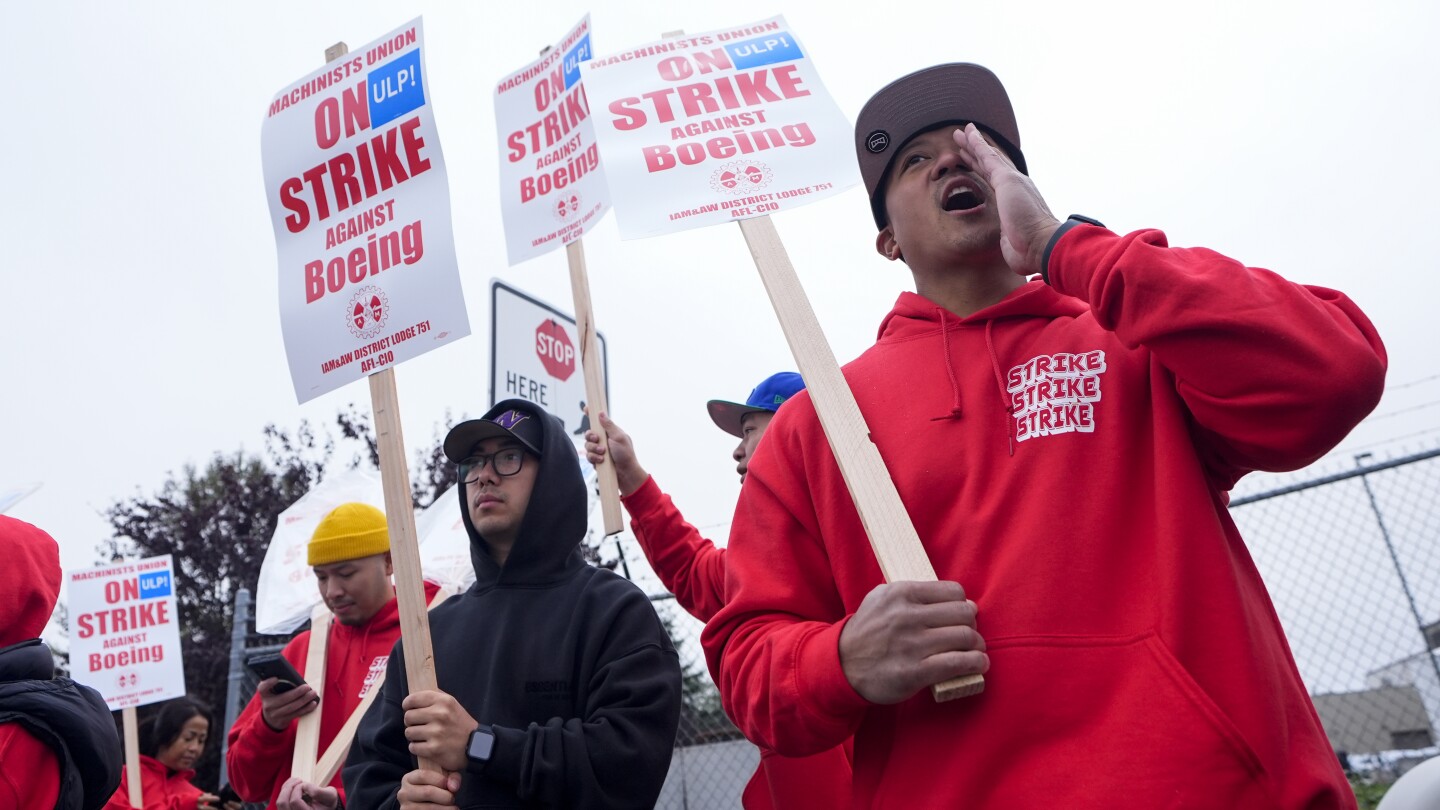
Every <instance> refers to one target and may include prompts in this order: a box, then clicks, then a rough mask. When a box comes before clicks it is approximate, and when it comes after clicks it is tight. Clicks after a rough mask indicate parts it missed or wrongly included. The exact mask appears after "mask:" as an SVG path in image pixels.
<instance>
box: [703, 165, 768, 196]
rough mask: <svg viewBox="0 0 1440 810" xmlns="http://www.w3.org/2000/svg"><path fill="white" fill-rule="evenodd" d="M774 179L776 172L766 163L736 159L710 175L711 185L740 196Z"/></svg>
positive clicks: (758, 188)
mask: <svg viewBox="0 0 1440 810" xmlns="http://www.w3.org/2000/svg"><path fill="white" fill-rule="evenodd" d="M774 179H775V174H774V172H771V171H770V167H769V166H766V165H765V164H764V163H758V162H756V161H753V160H736V161H731V162H730V163H726V164H725V165H723V166H721V167H720V168H718V169H716V170H715V173H714V174H711V175H710V187H711V188H713V189H715V190H716V191H719V192H723V193H725V194H734V195H735V196H737V197H739V196H742V195H745V194H750V193H753V192H755V191H758V190H760V189H762V188H765V187H766V186H768V185H770V181H771V180H774Z"/></svg>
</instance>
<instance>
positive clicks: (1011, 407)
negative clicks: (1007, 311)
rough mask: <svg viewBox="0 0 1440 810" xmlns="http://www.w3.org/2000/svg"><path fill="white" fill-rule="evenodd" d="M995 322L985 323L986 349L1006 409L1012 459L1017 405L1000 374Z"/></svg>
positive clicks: (1007, 435)
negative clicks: (1013, 423) (1014, 417)
mask: <svg viewBox="0 0 1440 810" xmlns="http://www.w3.org/2000/svg"><path fill="white" fill-rule="evenodd" d="M994 327H995V321H994V320H989V321H986V322H985V348H986V349H987V350H989V352H990V368H992V369H994V371H995V390H996V391H998V392H1000V403H1001V407H1003V408H1004V409H1005V440H1006V441H1007V442H1009V444H1010V457H1011V458H1014V457H1015V433H1014V431H1013V430H1012V429H1011V423H1012V422H1013V420H1012V419H1011V418H1010V417H1011V416H1012V415H1014V413H1015V404H1014V403H1013V402H1011V401H1010V395H1009V393H1008V392H1007V391H1006V390H1005V375H1004V374H1001V373H1000V356H999V355H998V354H996V353H995V337H994V335H993V334H992V332H993V330H994Z"/></svg>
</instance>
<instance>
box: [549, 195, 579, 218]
mask: <svg viewBox="0 0 1440 810" xmlns="http://www.w3.org/2000/svg"><path fill="white" fill-rule="evenodd" d="M581 202H582V200H581V199H580V195H579V194H569V195H561V196H560V197H559V198H558V199H556V200H555V207H554V208H552V209H551V210H550V213H551V214H553V215H554V216H555V219H556V220H558V221H560V222H571V221H573V220H574V219H575V215H576V214H578V213H580V205H581Z"/></svg>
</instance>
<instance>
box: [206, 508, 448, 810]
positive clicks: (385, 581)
mask: <svg viewBox="0 0 1440 810" xmlns="http://www.w3.org/2000/svg"><path fill="white" fill-rule="evenodd" d="M306 562H307V563H308V564H309V565H310V566H311V567H312V569H313V570H314V572H315V581H316V584H317V585H318V586H319V588H320V596H321V598H323V599H324V600H325V606H326V607H328V608H329V609H330V612H331V613H332V614H334V616H335V620H334V621H333V622H331V623H330V637H329V640H328V643H327V646H326V653H325V689H324V694H325V699H324V701H323V705H321V701H320V699H319V698H318V697H317V696H316V694H315V689H314V687H312V686H311V685H310V684H308V683H305V682H303V681H301V682H299V683H298V684H296V683H292V681H293V680H295V678H296V676H298V677H299V678H303V677H304V676H305V669H304V668H305V658H306V655H307V654H308V653H309V650H310V632H309V631H306V632H304V633H301V634H299V635H297V636H296V637H295V638H293V639H291V640H290V643H289V644H287V645H285V649H284V650H283V651H282V652H281V656H282V658H283V661H282V662H279V663H281V664H282V665H283V664H284V663H285V662H288V663H289V665H290V666H291V667H293V668H294V670H293V672H294V674H293V675H291V674H288V673H283V672H279V671H278V670H277V673H278V674H270V675H268V676H267V677H263V678H262V680H261V681H260V683H259V685H258V686H257V687H256V690H255V696H254V697H253V698H252V699H251V700H250V703H249V704H248V705H246V707H245V710H244V711H242V712H241V713H240V716H239V717H238V718H237V719H236V720H235V725H234V726H233V727H231V729H230V739H229V743H230V747H229V750H228V751H227V753H226V757H225V763H226V766H227V768H228V771H229V774H230V786H231V787H232V788H234V790H235V792H236V793H237V794H239V795H240V797H241V798H242V799H244V800H245V801H247V802H267V803H268V806H269V807H271V808H273V807H276V806H277V800H278V798H279V796H280V793H281V788H282V787H283V786H284V785H285V783H286V781H287V780H288V779H289V778H290V763H291V761H292V759H293V758H294V753H295V730H296V724H295V721H296V720H298V719H299V718H301V717H303V716H305V715H307V714H309V713H310V712H313V711H319V712H320V739H319V743H320V744H319V751H317V753H316V756H317V757H318V756H319V755H320V754H323V753H324V752H325V750H326V749H327V748H328V747H329V745H330V744H331V742H332V741H334V739H335V735H336V733H337V732H338V731H339V730H340V727H341V726H343V725H344V724H345V721H346V719H348V718H349V717H350V714H351V712H353V711H355V707H356V706H358V705H360V701H361V699H363V698H364V697H365V694H366V692H368V691H369V689H370V686H371V685H372V684H373V683H374V682H375V680H376V679H377V678H378V677H380V674H381V673H383V672H384V671H385V663H386V661H387V660H389V656H390V648H391V647H392V646H394V644H395V640H396V639H398V638H399V637H400V613H399V609H398V607H397V605H396V602H395V588H394V586H393V585H392V584H391V582H390V577H391V574H392V573H393V572H394V568H393V566H392V564H391V561H390V531H389V528H388V526H387V525H386V522H385V513H384V512H382V511H380V510H379V509H377V508H375V507H373V506H371V505H369V504H364V503H346V504H341V505H340V506H337V507H335V509H333V510H331V511H330V513H329V514H327V515H326V516H325V517H324V518H323V519H322V520H321V521H320V525H318V526H317V527H316V528H315V532H314V534H313V535H312V536H311V538H310V542H309V544H308V545H307V547H306ZM425 590H426V596H427V598H433V597H434V595H435V593H436V592H437V591H438V590H439V588H438V587H437V586H436V585H434V584H433V583H429V582H427V583H425ZM330 786H331V787H333V788H334V789H335V790H336V791H337V792H338V793H339V795H341V796H343V795H344V793H343V788H342V786H341V782H340V777H339V775H338V774H337V775H336V777H335V779H334V780H332V781H331V783H330Z"/></svg>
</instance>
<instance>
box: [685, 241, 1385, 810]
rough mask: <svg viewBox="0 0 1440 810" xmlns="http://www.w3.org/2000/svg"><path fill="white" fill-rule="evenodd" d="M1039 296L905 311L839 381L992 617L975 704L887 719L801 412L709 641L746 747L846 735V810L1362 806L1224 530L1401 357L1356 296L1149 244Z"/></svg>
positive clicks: (863, 546)
mask: <svg viewBox="0 0 1440 810" xmlns="http://www.w3.org/2000/svg"><path fill="white" fill-rule="evenodd" d="M1050 268H1051V269H1050V274H1051V276H1050V282H1051V286H1046V285H1045V284H1042V283H1040V282H1038V281H1037V282H1031V283H1029V284H1026V285H1025V286H1023V287H1021V288H1020V289H1018V290H1016V291H1014V292H1012V293H1011V294H1010V295H1008V296H1007V297H1006V298H1005V299H1004V300H1002V301H1000V302H999V303H997V304H995V305H994V306H991V307H989V308H987V309H985V310H983V311H981V312H978V313H975V314H974V315H972V316H971V317H968V318H964V319H961V318H957V317H955V316H954V315H951V314H949V313H947V312H945V311H943V310H941V309H940V308H939V307H938V306H936V305H935V304H933V303H931V302H930V301H927V300H926V299H924V298H922V297H920V296H918V295H914V294H911V293H905V294H902V295H901V296H900V299H899V301H898V302H897V303H896V305H895V308H894V310H893V311H892V312H891V313H890V315H889V316H888V317H887V318H886V319H885V322H884V324H883V325H882V327H881V331H880V337H879V340H878V341H877V342H876V344H875V345H874V346H873V347H872V348H871V349H869V350H868V351H866V353H865V354H864V355H862V356H861V357H860V358H858V359H857V360H855V361H854V362H853V363H850V364H849V365H848V366H847V367H846V368H845V374H846V377H847V379H848V381H849V384H850V387H851V388H852V390H854V392H855V395H856V398H857V399H858V401H859V404H860V409H861V411H862V412H863V414H864V416H865V419H866V422H867V424H868V426H869V430H870V433H871V436H872V438H873V440H874V442H875V443H876V445H877V446H878V448H879V451H880V455H881V456H882V458H883V459H884V461H885V464H886V467H887V468H888V470H889V473H890V475H891V477H892V478H893V479H894V481H895V485H896V487H897V489H898V490H899V493H900V496H901V499H902V500H903V501H904V503H905V506H906V509H907V511H908V512H909V514H910V516H911V518H912V519H913V521H914V523H915V528H916V531H917V532H918V533H919V536H920V538H921V540H922V542H923V543H924V545H925V549H926V552H927V553H928V555H929V558H930V560H931V561H932V563H933V564H934V567H935V570H936V572H937V573H938V575H939V576H940V577H941V578H943V579H949V580H955V581H957V582H959V583H960V584H961V585H963V586H964V587H965V590H966V592H967V594H968V595H969V596H970V598H972V599H974V600H975V602H976V603H977V604H978V606H979V618H978V629H979V631H980V633H981V635H983V636H984V638H985V640H986V642H987V645H988V653H989V656H990V662H991V669H990V672H989V674H987V675H986V685H985V691H984V692H983V693H981V694H980V695H978V696H975V697H970V698H965V699H961V700H956V701H951V702H948V703H944V704H936V703H935V702H934V701H933V700H932V699H931V698H930V695H929V693H928V690H926V691H922V692H921V693H920V694H917V695H915V696H914V697H912V698H911V699H909V700H907V701H905V702H902V703H900V704H898V705H895V706H876V705H871V704H869V703H868V702H867V701H865V700H864V699H863V698H861V697H860V696H859V695H858V694H857V693H856V692H855V690H854V689H853V688H852V687H851V686H850V684H849V682H848V681H847V680H846V678H845V675H844V673H843V671H842V669H841V665H840V660H839V654H838V640H839V637H840V632H841V630H842V628H843V626H844V623H845V621H846V619H847V617H848V616H850V615H851V614H853V613H854V612H855V611H856V609H857V608H858V607H859V605H860V601H861V599H862V598H864V596H865V595H866V594H867V593H869V592H870V591H871V590H872V589H873V588H874V587H876V586H877V585H879V584H880V583H881V582H882V577H881V574H880V568H879V565H878V564H877V563H876V561H875V556H874V553H873V552H872V551H871V549H870V546H869V543H868V541H867V540H866V537H865V534H864V532H863V530H862V528H861V524H860V521H859V517H858V515H857V513H856V511H855V507H854V504H853V502H852V501H851V499H850V496H849V494H848V493H847V491H846V488H845V484H844V482H843V480H842V479H841V477H840V473H839V470H838V468H837V466H836V464H835V460H834V456H833V455H832V453H831V451H830V447H829V445H828V443H827V442H826V439H825V436H824V433H823V432H822V430H821V428H820V425H819V422H818V420H817V418H816V415H815V411H814V405H813V403H812V402H811V401H810V399H809V395H808V394H801V395H799V396H797V397H795V398H794V399H792V400H791V401H790V402H788V403H786V405H785V406H783V407H782V408H781V409H780V411H779V413H778V415H777V416H776V417H775V420H774V422H772V423H771V425H770V427H769V430H768V432H767V434H766V437H765V441H764V442H762V443H761V445H760V447H759V450H758V452H757V454H756V456H755V458H754V459H753V460H752V462H751V464H750V469H749V474H748V476H747V479H746V482H745V486H744V487H743V489H742V492H741V496H740V503H739V505H738V507H737V509H736V513H735V522H734V526H733V529H732V533H731V539H730V544H729V553H728V555H727V562H728V565H729V569H730V573H729V578H728V579H727V594H728V595H729V597H730V601H729V602H728V603H727V605H726V606H725V607H724V608H722V609H721V611H720V612H719V614H717V615H716V616H715V618H714V619H713V620H712V621H711V622H710V624H709V625H707V627H706V630H705V633H704V636H703V642H704V645H705V648H706V653H707V655H708V656H709V658H710V664H711V669H712V671H718V673H719V684H720V691H721V695H722V696H723V698H724V701H725V707H726V709H727V710H728V711H729V713H730V715H731V717H733V718H735V721H736V723H737V724H738V725H739V726H740V728H741V730H743V731H744V732H745V733H746V735H747V736H748V737H750V738H751V739H753V740H756V741H757V742H760V743H761V744H763V745H768V746H771V747H773V748H775V749H776V750H778V751H781V752H783V753H787V754H797V755H798V754H805V753H810V752H813V751H818V750H822V749H824V748H826V747H828V746H832V745H835V744H836V743H837V742H839V741H841V740H843V739H845V737H847V736H849V735H851V734H854V735H855V763H854V764H855V794H856V796H855V802H854V803H855V806H859V807H865V806H875V807H881V806H883V807H922V806H923V807H962V806H963V807H1016V808H1030V807H1077V808H1078V807H1100V806H1109V805H1110V804H1112V803H1113V802H1115V801H1120V802H1122V803H1123V804H1124V805H1126V806H1130V807H1223V808H1227V810H1249V809H1250V808H1266V810H1273V809H1274V808H1302V807H1304V808H1309V807H1316V808H1318V807H1325V808H1332V807H1354V804H1355V800H1354V796H1353V794H1352V793H1351V790H1350V788H1349V786H1348V784H1347V783H1346V781H1345V777H1344V775H1343V774H1342V773H1341V771H1340V768H1339V765H1338V762H1337V760H1336V757H1335V755H1334V754H1333V752H1332V751H1331V748H1330V744H1329V743H1328V741H1327V740H1326V737H1325V732H1324V730H1323V729H1322V728H1321V725H1320V722H1319V719H1318V717H1317V716H1316V713H1315V710H1314V708H1313V706H1312V705H1311V703H1310V700H1309V697H1308V695H1307V693H1306V688H1305V685H1304V683H1302V682H1301V679H1300V675H1299V673H1298V671H1297V670H1296V667H1295V663H1294V661H1293V660H1292V658H1291V655H1290V650H1289V647H1288V645H1287V643H1286V641H1285V636H1284V633H1283V632H1282V630H1281V627H1280V622H1279V619H1278V618H1277V616H1276V615H1275V611H1274V608H1273V607H1272V605H1271V603H1270V599H1269V596H1268V594H1267V593H1266V590H1265V586H1264V584H1263V583H1262V582H1261V580H1260V576H1259V574H1258V572H1257V571H1256V569H1255V566H1254V564H1253V563H1252V562H1251V559H1250V555H1249V553H1248V552H1247V550H1246V548H1245V545H1244V543H1243V541H1242V540H1241V538H1240V536H1239V534H1238V532H1237V531H1236V529H1235V525H1234V523H1233V522H1232V521H1231V519H1230V515H1229V513H1228V511H1227V510H1226V506H1225V505H1226V502H1227V495H1226V493H1227V491H1228V490H1229V489H1230V487H1231V486H1232V485H1233V484H1234V483H1235V481H1236V480H1237V479H1238V478H1240V476H1242V475H1244V474H1245V473H1246V472H1247V471H1249V470H1254V469H1262V470H1285V469H1295V468H1298V467H1302V466H1304V465H1306V464H1308V463H1310V462H1311V461H1313V460H1315V459H1316V458H1318V457H1319V456H1320V455H1322V454H1323V453H1325V452H1326V451H1327V450H1328V449H1329V448H1331V447H1333V446H1334V445H1335V444H1336V443H1337V442H1338V441H1339V440H1340V439H1341V438H1342V437H1344V436H1345V434H1346V433H1347V432H1348V431H1349V430H1350V429H1351V428H1352V427H1353V426H1354V425H1355V424H1356V423H1357V422H1358V421H1359V420H1360V419H1361V418H1362V417H1363V416H1364V415H1365V414H1366V413H1368V412H1369V411H1370V410H1371V409H1372V408H1373V407H1374V406H1375V403H1376V402H1377V401H1378V399H1379V397H1380V393H1381V390H1382V387H1383V381H1384V372H1385V353H1384V349H1383V347H1382V346H1381V343H1380V340H1379V338H1378V336H1377V335H1376V334H1375V330H1374V328H1373V327H1372V326H1371V324H1370V322H1369V321H1368V320H1367V319H1366V317H1365V316H1364V315H1363V314H1362V313H1361V312H1360V311H1359V309H1358V308H1357V307H1356V306H1355V305H1354V304H1353V303H1352V302H1350V301H1349V300H1348V299H1347V298H1346V297H1345V296H1343V295H1341V294H1340V293H1337V292H1334V291H1331V290H1325V289H1320V288H1307V287H1302V286H1299V285H1296V284H1292V283H1290V282H1287V281H1285V280H1284V279H1281V278H1280V277H1278V276H1276V275H1274V274H1273V273H1270V272H1268V271H1265V270H1257V269H1251V268H1246V267H1244V266H1242V265H1240V264H1239V263H1237V262H1234V261H1232V260H1230V259H1227V258H1225V257H1223V256H1220V255H1218V254H1216V253H1214V252H1211V251H1208V250H1203V249H1195V250H1186V249H1171V248H1168V247H1167V245H1166V242H1165V238H1164V235H1163V234H1161V233H1160V232H1158V231H1140V232H1137V233H1133V234H1130V235H1128V236H1123V237H1122V236H1116V235H1114V234H1112V233H1110V232H1109V231H1106V230H1104V229H1102V228H1096V227H1093V226H1080V227H1076V228H1075V229H1073V230H1072V231H1070V232H1069V233H1067V234H1066V235H1065V237H1064V238H1063V239H1061V240H1060V242H1059V244H1058V245H1057V246H1056V248H1055V250H1054V252H1053V254H1052V256H1051V259H1050Z"/></svg>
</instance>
